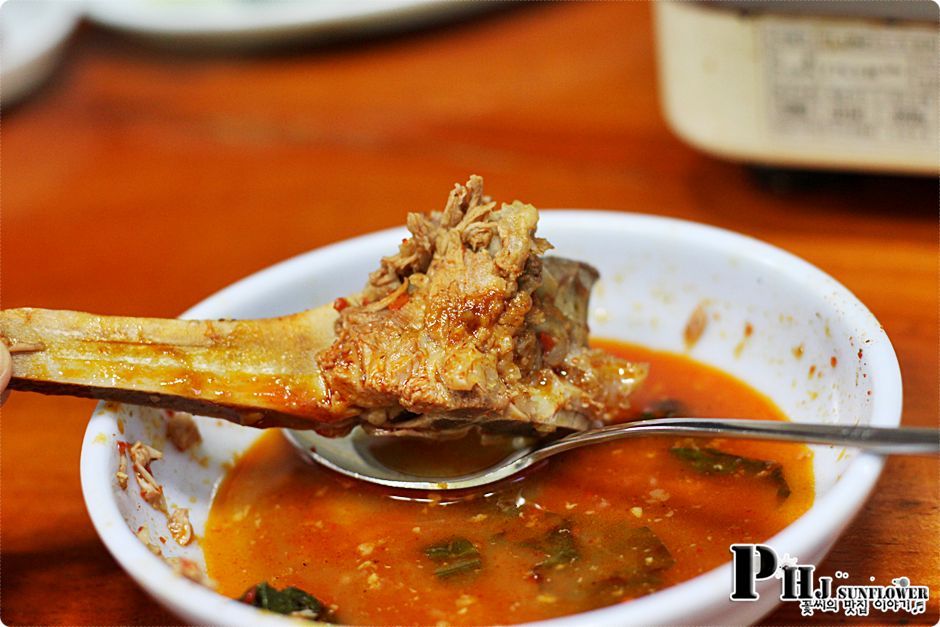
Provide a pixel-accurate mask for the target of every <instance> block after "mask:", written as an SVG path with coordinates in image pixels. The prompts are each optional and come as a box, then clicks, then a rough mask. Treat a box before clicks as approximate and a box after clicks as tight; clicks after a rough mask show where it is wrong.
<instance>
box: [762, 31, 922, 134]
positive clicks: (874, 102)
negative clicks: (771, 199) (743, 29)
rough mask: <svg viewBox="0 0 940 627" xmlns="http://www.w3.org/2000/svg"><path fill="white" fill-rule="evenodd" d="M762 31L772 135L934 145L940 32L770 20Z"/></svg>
mask: <svg viewBox="0 0 940 627" xmlns="http://www.w3.org/2000/svg"><path fill="white" fill-rule="evenodd" d="M760 32H761V39H762V46H763V51H764V58H765V63H764V71H765V81H766V83H765V84H766V86H767V101H768V108H767V115H768V120H767V121H768V130H769V132H770V133H771V134H772V135H774V136H777V137H778V138H783V137H792V138H794V139H795V140H802V141H805V139H806V137H807V136H813V137H816V138H819V139H831V140H847V141H852V142H856V141H859V142H864V143H866V144H870V145H877V146H879V147H881V148H885V147H887V146H889V145H894V146H898V147H899V148H903V147H907V148H909V149H910V148H916V149H924V148H928V149H929V148H933V147H936V145H937V133H938V120H937V118H938V105H940V102H938V96H937V92H938V80H937V76H938V65H937V64H938V62H937V54H938V50H940V45H938V41H940V33H938V31H937V30H936V29H932V28H924V27H922V26H908V25H902V24H887V23H886V24H883V25H878V24H875V23H872V24H870V25H869V24H858V23H852V24H851V25H842V24H838V23H836V22H833V21H832V20H826V21H823V20H808V19H805V18H804V19H794V18H780V17H773V18H767V19H766V20H764V23H763V25H762V28H761V31H760Z"/></svg>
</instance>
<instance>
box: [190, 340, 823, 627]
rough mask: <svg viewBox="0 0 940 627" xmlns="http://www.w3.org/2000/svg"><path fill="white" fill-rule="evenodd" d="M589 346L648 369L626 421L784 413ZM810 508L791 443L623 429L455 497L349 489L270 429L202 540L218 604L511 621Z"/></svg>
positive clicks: (669, 565) (799, 450) (701, 560)
mask: <svg viewBox="0 0 940 627" xmlns="http://www.w3.org/2000/svg"><path fill="white" fill-rule="evenodd" d="M596 344H597V345H599V346H601V347H603V348H605V349H607V350H609V351H611V352H613V353H616V354H618V355H620V356H623V357H626V358H628V359H632V360H635V361H643V362H648V363H649V364H650V375H649V378H648V379H647V381H646V382H645V384H644V385H643V386H642V387H641V388H640V390H639V391H638V392H637V393H636V394H635V395H634V396H633V397H632V403H633V407H632V408H631V410H630V413H629V415H628V416H625V418H626V419H636V418H640V417H643V415H644V412H646V416H647V417H648V416H649V414H655V415H663V414H670V413H672V414H675V415H685V416H702V417H710V416H712V417H749V418H763V419H773V420H783V419H784V416H783V415H782V414H781V413H780V411H779V410H778V409H777V408H776V407H775V406H774V404H773V403H772V402H771V401H770V400H769V399H768V398H767V397H765V396H764V395H762V394H760V393H759V392H757V391H755V390H753V389H752V388H750V387H748V386H747V385H745V384H744V383H742V382H740V381H738V380H736V379H734V378H732V377H730V376H728V375H727V374H724V373H722V372H720V371H718V370H716V369H713V368H711V367H708V366H705V365H703V364H700V363H697V362H694V361H692V360H690V359H688V358H686V357H683V356H680V355H676V354H672V353H665V352H655V351H650V350H647V349H644V348H641V347H637V346H632V345H624V344H619V343H613V342H597V343H596ZM454 454H457V453H454ZM812 500H813V475H812V454H811V452H810V450H809V449H808V448H807V447H806V446H804V445H799V444H784V443H772V442H748V441H741V440H730V439H705V438H695V439H692V438H638V439H630V440H624V441H621V442H614V443H609V444H604V445H599V446H594V447H588V448H584V449H579V450H576V451H571V452H569V453H565V454H562V455H560V456H557V457H554V458H552V459H551V460H548V462H547V463H545V464H543V465H542V466H540V467H538V468H535V469H532V470H531V471H530V472H528V473H526V474H525V475H524V476H522V477H519V478H515V479H513V480H511V481H508V482H506V483H502V484H498V485H496V486H488V487H487V488H485V489H483V490H481V491H478V492H475V493H471V494H457V495H454V494H453V493H450V492H439V493H426V492H418V493H414V492H407V491H401V490H393V489H388V488H383V487H380V486H375V485H371V484H366V483H361V482H356V481H353V480H351V479H348V478H346V477H343V476H341V475H338V474H336V473H333V472H332V471H329V470H327V469H325V468H322V467H319V466H316V465H313V464H311V463H308V462H306V461H305V460H304V459H302V458H301V456H300V455H299V454H298V452H297V451H296V450H295V449H294V448H293V447H292V446H291V445H290V444H289V443H288V442H287V441H286V440H285V439H284V437H283V436H282V435H281V434H280V433H279V432H275V431H271V432H269V433H266V434H265V435H264V436H262V437H261V438H259V440H258V441H257V442H256V443H255V444H254V445H253V446H252V447H251V449H249V450H248V451H247V452H246V453H245V454H244V455H243V456H242V457H241V458H240V459H239V460H238V462H237V463H236V464H235V465H234V467H233V468H232V470H231V471H230V472H229V473H228V475H227V476H226V477H225V478H224V480H223V481H222V483H221V485H220V486H219V488H218V491H217V494H216V497H215V500H214V502H213V504H212V509H211V511H210V515H209V520H208V523H207V525H206V534H205V537H204V538H202V539H201V542H202V544H203V548H204V551H205V556H206V563H207V569H208V574H209V576H210V577H211V578H213V579H214V580H215V581H216V582H217V583H218V585H219V590H220V592H222V593H223V594H226V595H228V596H232V597H238V596H240V595H241V594H242V593H244V592H245V591H246V590H247V589H248V588H250V587H251V586H253V585H255V584H257V583H260V582H262V581H266V582H268V583H270V584H271V585H273V586H275V587H277V588H283V587H285V586H296V587H298V588H301V589H303V590H306V591H307V592H309V593H310V594H312V595H314V596H315V597H317V598H318V599H320V600H321V601H322V602H323V603H325V604H327V605H329V606H331V608H332V609H333V610H334V613H335V616H336V618H337V619H338V620H340V621H341V622H344V623H352V624H372V625H393V624H432V625H433V624H455V625H456V624H494V623H516V622H523V621H532V620H539V619H546V618H551V617H556V616H561V615H565V614H572V613H575V612H583V611H586V610H590V609H594V608H598V607H603V606H607V605H612V604H614V603H620V602H624V601H628V600H629V599H632V598H635V597H638V596H641V595H644V594H649V593H650V592H654V591H656V590H658V589H661V588H663V587H666V586H670V585H673V584H675V583H678V582H681V581H684V580H686V579H689V578H691V577H694V576H696V575H698V574H700V573H703V572H705V571H707V570H710V569H712V568H714V567H716V566H718V565H720V564H722V563H724V562H726V561H728V560H729V557H730V553H729V548H728V547H729V545H730V544H732V543H735V542H760V541H764V540H766V539H768V538H769V537H771V536H772V535H774V534H775V533H777V532H778V531H780V530H781V529H782V528H783V527H785V526H786V525H788V524H789V523H791V522H792V521H793V520H795V519H796V518H797V517H798V516H800V514H802V513H803V512H804V511H806V510H807V509H808V508H809V506H810V505H811V504H812Z"/></svg>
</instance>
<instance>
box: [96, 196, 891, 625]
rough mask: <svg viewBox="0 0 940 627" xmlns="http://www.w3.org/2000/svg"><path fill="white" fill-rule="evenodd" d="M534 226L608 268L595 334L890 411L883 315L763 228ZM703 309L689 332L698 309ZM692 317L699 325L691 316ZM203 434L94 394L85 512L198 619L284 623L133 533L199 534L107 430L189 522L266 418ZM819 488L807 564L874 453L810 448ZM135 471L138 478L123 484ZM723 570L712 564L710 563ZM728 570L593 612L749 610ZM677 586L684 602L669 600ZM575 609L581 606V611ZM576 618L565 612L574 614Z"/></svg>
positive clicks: (307, 297) (803, 532) (378, 250)
mask: <svg viewBox="0 0 940 627" xmlns="http://www.w3.org/2000/svg"><path fill="white" fill-rule="evenodd" d="M539 233H540V235H543V236H545V237H547V238H548V239H549V241H551V242H552V243H553V244H554V245H555V248H556V250H555V251H553V254H558V255H562V256H566V257H571V258H575V259H581V260H585V261H588V262H589V263H592V264H593V265H595V266H596V267H597V268H598V269H599V270H600V272H601V276H602V280H601V281H600V283H599V284H598V285H597V287H596V288H595V291H594V294H593V297H592V306H591V313H590V321H591V328H592V333H593V334H594V335H596V336H599V337H607V338H612V339H619V340H624V341H628V342H634V343H638V344H643V345H645V346H649V347H652V348H657V349H665V350H671V351H676V352H687V353H688V354H689V355H690V356H692V357H693V358H695V359H698V360H700V361H704V362H706V363H709V364H712V365H714V366H717V367H719V368H721V369H723V370H725V371H727V372H729V373H731V374H733V375H735V376H737V377H738V378H740V379H742V380H744V381H746V382H748V383H750V384H751V385H752V386H754V387H756V388H757V389H759V390H761V391H762V392H764V393H765V394H767V395H768V396H769V397H771V398H772V399H773V400H774V401H775V402H776V403H777V404H778V406H780V408H781V409H782V410H783V411H784V412H785V413H786V414H787V415H788V416H789V417H790V418H791V419H792V420H794V421H798V422H827V423H840V424H858V423H861V424H877V425H882V426H891V425H896V424H898V422H899V420H900V405H901V386H900V374H899V370H898V365H897V360H896V358H895V356H894V352H893V350H892V348H891V345H890V343H889V342H888V339H887V337H886V336H885V334H884V332H883V331H882V329H881V327H880V325H879V324H878V322H877V321H876V320H875V319H874V317H873V316H872V315H871V314H870V313H869V312H868V310H867V309H865V307H864V306H863V305H861V303H859V302H858V301H857V300H856V299H855V298H854V297H853V296H852V295H851V294H850V293H849V292H848V291H847V290H845V288H843V287H842V286H840V285H839V284H838V283H836V282H835V281H834V280H833V279H831V278H830V277H828V276H826V275H824V274H823V273H821V272H820V271H819V270H817V269H815V268H814V267H812V266H810V265H809V264H807V263H805V262H802V261H800V260H799V259H797V258H795V257H793V256H791V255H788V254H786V253H783V252H782V251H779V250H778V249H775V248H772V247H770V246H767V245H766V244H762V243H760V242H757V241H754V240H751V239H749V238H745V237H743V236H740V235H735V234H732V233H728V232H725V231H721V230H718V229H712V228H709V227H704V226H701V225H696V224H692V223H687V222H681V221H676V220H668V219H663V218H654V217H648V216H637V215H626V214H610V213H604V212H544V213H543V218H542V221H541V223H540V231H539ZM403 234H404V231H403V230H400V229H394V230H390V231H384V232H381V233H376V234H373V235H368V236H364V237H361V238H357V239H354V240H349V241H347V242H343V243H341V244H337V245H334V246H330V247H327V248H324V249H320V250H318V251H314V252H312V253H308V254H306V255H302V256H300V257H297V258H294V259H291V260H288V261H286V262H283V263H282V264H279V265H277V266H274V267H272V268H269V269H268V270H265V271H263V272H261V273H258V274H256V275H253V276H251V277H249V278H247V279H245V280H243V281H240V282H239V283H236V284H235V285H233V286H231V287H229V288H227V289H225V290H223V291H222V292H220V293H218V294H216V295H214V296H212V297H211V298H209V299H207V300H205V301H203V302H202V303H201V304H199V305H197V306H196V307H194V308H193V309H191V310H190V311H188V312H187V313H186V314H185V317H190V318H214V317H236V318H250V317H265V316H271V315H278V314H285V313H290V312H294V311H300V310H303V309H306V308H309V307H313V306H316V305H319V304H322V303H324V302H329V301H330V300H332V299H333V298H335V297H337V296H339V295H342V294H344V293H347V292H350V291H353V290H355V289H357V288H358V287H359V286H361V285H362V284H363V283H364V282H365V279H366V276H367V274H368V272H369V271H371V270H372V269H373V267H374V266H375V265H376V261H377V260H378V258H379V257H381V256H383V255H387V254H390V253H391V252H392V251H394V250H395V247H396V245H397V243H398V242H399V241H400V240H401V237H402V236H403ZM696 311H698V312H699V313H698V314H697V317H698V318H699V319H700V320H701V319H704V320H705V324H704V328H703V330H702V332H701V335H700V337H699V339H698V340H697V341H696V342H694V344H692V345H690V344H689V342H688V340H687V325H688V323H689V320H690V317H691V316H692V315H693V312H696ZM698 326H700V327H701V325H698ZM198 422H199V428H200V430H201V431H202V434H203V439H204V441H203V444H202V445H201V446H200V447H198V448H197V449H196V450H194V451H190V452H187V453H179V452H177V451H176V450H175V449H174V448H173V447H172V445H170V446H167V445H166V444H167V443H166V437H165V426H164V418H163V414H162V412H160V411H157V410H151V409H144V408H138V407H128V406H115V405H109V404H102V405H100V406H99V407H98V409H97V410H96V412H95V414H94V416H93V418H92V421H91V422H90V424H89V427H88V431H87V433H86V438H85V444H84V447H83V450H82V485H83V491H84V493H85V498H86V503H87V505H88V508H89V512H90V514H91V517H92V520H93V522H94V524H95V526H96V528H97V529H98V532H99V533H100V534H101V536H102V538H103V540H104V542H105V544H106V545H107V546H108V548H109V550H111V552H112V553H113V554H114V555H115V557H116V558H117V559H118V561H119V562H121V564H122V566H123V567H124V568H125V569H127V570H128V572H129V573H130V574H131V575H132V576H133V577H134V578H135V579H137V581H138V582H139V583H140V584H141V585H143V587H144V588H145V589H147V590H148V591H149V592H150V593H151V594H153V595H154V596H155V597H157V598H158V599H159V600H161V601H162V602H164V603H165V604H167V605H168V606H169V607H171V609H173V610H175V611H176V612H178V613H180V614H181V615H182V616H184V617H185V618H188V619H190V620H193V621H196V622H202V623H205V622H219V621H221V622H224V623H232V624H240V623H245V624H247V623H255V624H257V622H258V621H259V620H268V621H272V622H280V620H281V619H279V618H277V617H274V616H268V615H266V616H264V617H261V616H259V615H258V613H257V612H255V611H254V610H253V609H251V608H249V607H247V606H244V605H241V604H237V603H233V602H230V601H228V600H226V599H223V598H222V597H220V596H219V595H216V594H214V593H212V592H211V591H209V590H207V589H205V588H201V587H199V586H197V585H195V584H192V583H190V582H188V581H184V580H182V579H180V578H178V577H175V576H173V575H172V574H171V573H170V571H169V569H168V568H167V567H165V566H164V565H163V564H162V563H161V562H160V560H159V559H158V558H156V557H155V556H153V555H152V554H150V553H149V552H148V551H146V549H144V548H143V545H142V544H141V543H140V542H139V541H137V539H136V538H135V536H134V534H133V532H134V531H136V530H137V529H138V528H139V527H141V526H143V525H147V526H148V528H149V529H150V530H151V535H152V537H153V539H154V541H156V540H157V537H158V536H161V535H162V536H163V537H164V538H167V541H166V544H161V547H162V549H163V553H164V554H165V555H168V556H170V555H175V556H186V557H189V558H190V559H193V560H195V561H196V562H198V563H202V553H201V550H200V548H199V545H198V543H194V544H192V545H190V546H188V547H179V546H177V545H176V544H175V542H173V540H172V539H171V538H170V536H169V534H168V533H167V532H166V523H165V519H164V517H163V516H162V515H161V514H158V513H157V512H155V511H153V510H152V508H150V507H149V506H147V505H146V504H144V503H143V502H142V501H141V499H140V497H139V495H138V494H137V492H136V490H134V489H132V488H129V489H128V490H126V491H124V490H121V489H120V488H119V487H118V486H117V483H116V481H115V479H114V473H115V471H116V470H117V463H118V451H117V447H116V445H115V441H116V440H123V441H128V442H133V441H135V440H138V439H139V440H142V441H144V442H145V443H149V444H151V445H153V446H156V447H157V448H159V449H161V450H162V451H164V453H165V455H166V459H165V460H164V461H161V462H158V463H157V464H155V465H154V474H155V475H156V477H157V479H158V480H159V481H160V482H161V483H162V484H163V485H164V489H165V491H166V494H167V499H168V501H169V503H170V504H171V505H173V506H177V507H186V508H189V509H190V517H191V520H192V522H193V526H194V528H195V531H196V533H197V536H201V535H202V533H203V531H204V529H205V521H206V516H207V513H208V508H209V504H210V502H211V497H212V492H213V489H214V486H215V485H216V484H217V482H218V481H219V479H220V478H221V477H222V476H223V475H224V473H225V471H226V469H227V468H228V466H229V464H230V463H231V462H232V460H233V458H234V457H235V456H237V455H238V454H239V453H240V452H241V451H243V450H245V449H246V448H247V447H248V446H249V445H250V444H251V443H252V442H253V441H254V440H255V438H256V437H258V436H259V435H260V432H258V431H256V430H253V429H248V428H242V427H237V426H235V425H232V424H229V423H226V422H224V421H220V420H214V419H207V418H199V419H198ZM813 448H814V452H815V458H814V470H815V475H816V491H817V496H816V502H815V504H814V506H813V507H812V508H811V509H810V511H809V512H807V513H806V514H805V515H804V516H803V517H802V518H801V519H800V520H798V521H797V522H796V523H794V524H793V525H791V526H790V527H788V528H787V529H786V530H784V531H783V532H781V534H779V535H778V536H777V537H776V538H774V539H773V543H774V546H775V548H777V549H778V551H779V552H781V553H782V552H783V551H788V552H789V553H790V554H791V555H799V557H800V558H801V561H803V562H804V563H806V562H807V561H809V560H808V558H811V557H813V556H815V557H817V558H818V557H821V556H822V554H823V553H824V552H825V551H826V550H827V549H828V547H829V546H830V545H831V543H832V542H833V541H834V540H835V537H836V536H837V534H838V532H839V531H840V530H841V529H842V528H843V527H844V526H845V525H846V524H847V523H848V521H849V519H850V518H851V515H852V514H853V513H854V512H855V511H856V510H857V508H858V507H860V506H861V504H862V503H863V502H864V499H865V498H866V496H867V494H868V492H869V490H870V489H871V487H872V485H873V484H874V481H875V480H876V479H877V475H878V473H879V471H880V468H881V461H880V459H878V458H874V457H872V456H868V455H858V454H857V453H855V452H854V451H851V450H844V449H841V448H836V447H826V446H816V447H813ZM132 483H133V482H132ZM719 571H720V572H719ZM729 585H730V575H729V574H728V572H726V571H724V570H723V569H717V570H716V571H712V572H711V573H708V574H706V575H702V576H700V577H698V578H696V579H693V580H690V581H688V582H685V583H683V584H680V585H678V586H674V587H673V588H670V589H667V590H664V591H662V592H659V593H656V594H653V595H650V596H648V597H645V598H643V599H640V600H637V601H634V602H631V603H627V604H624V605H620V606H614V607H611V608H606V609H603V610H597V611H595V612H591V613H590V615H591V618H590V621H591V623H592V624H597V623H608V624H618V623H620V624H622V623H623V622H627V621H642V622H659V623H664V622H671V623H677V622H702V621H705V622H708V621H707V620H706V619H707V617H708V616H710V615H712V616H715V617H716V620H725V621H727V620H729V619H731V618H734V619H735V622H747V621H749V620H755V619H757V618H758V617H759V616H760V615H761V614H762V613H764V612H766V611H768V610H769V609H770V608H771V607H772V606H773V598H772V596H771V595H770V594H767V595H764V596H763V598H762V602H760V603H757V604H731V603H730V602H729V601H728V592H729ZM679 599H681V600H682V602H681V603H678V604H677V603H676V602H675V601H676V600H679ZM580 616H581V617H584V616H586V615H580ZM579 620H582V619H581V618H579V617H577V616H576V617H570V618H567V619H561V622H571V621H573V622H577V621H579Z"/></svg>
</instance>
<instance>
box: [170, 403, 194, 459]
mask: <svg viewBox="0 0 940 627" xmlns="http://www.w3.org/2000/svg"><path fill="white" fill-rule="evenodd" d="M168 414H169V415H168V416H167V420H166V437H167V438H168V439H169V440H170V442H172V443H173V446H175V447H176V448H177V450H179V451H186V450H189V449H190V448H192V447H194V446H196V445H197V444H199V443H200V442H202V436H201V435H199V427H197V426H196V421H195V420H193V415H192V414H190V413H187V412H185V411H171V412H168Z"/></svg>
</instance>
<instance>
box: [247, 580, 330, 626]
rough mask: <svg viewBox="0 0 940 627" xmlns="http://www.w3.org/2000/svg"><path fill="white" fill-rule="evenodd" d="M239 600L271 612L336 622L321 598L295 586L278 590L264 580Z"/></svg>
mask: <svg viewBox="0 0 940 627" xmlns="http://www.w3.org/2000/svg"><path fill="white" fill-rule="evenodd" d="M238 600H239V601H241V602H242V603H247V604H248V605H253V606H255V607H259V608H261V609H263V610H268V611H269V612H276V613H278V614H286V615H288V616H293V617H296V618H307V619H310V620H319V621H323V622H335V617H333V616H332V613H331V612H330V610H329V609H328V608H327V607H326V606H324V605H323V603H321V602H320V600H319V599H317V598H316V597H314V596H313V595H311V594H309V593H307V592H305V591H303V590H301V589H300V588H295V587H293V586H290V587H287V588H284V589H283V590H278V589H277V588H275V587H274V586H272V585H270V584H269V583H268V582H266V581H263V582H261V583H259V584H257V585H255V586H252V587H251V588H249V589H248V590H246V591H245V593H244V594H243V595H242V596H241V597H240V598H239V599H238Z"/></svg>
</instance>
